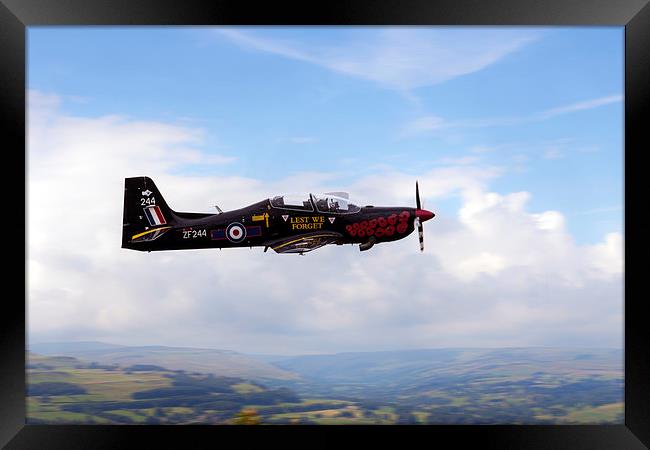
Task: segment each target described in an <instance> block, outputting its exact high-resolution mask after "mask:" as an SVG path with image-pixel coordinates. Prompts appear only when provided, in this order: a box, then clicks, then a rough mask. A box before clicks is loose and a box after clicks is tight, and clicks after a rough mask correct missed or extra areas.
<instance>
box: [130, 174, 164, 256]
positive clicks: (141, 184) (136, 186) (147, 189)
mask: <svg viewBox="0 0 650 450" xmlns="http://www.w3.org/2000/svg"><path fill="white" fill-rule="evenodd" d="M175 221H176V217H175V215H174V211H172V209H171V208H170V207H169V205H167V202H166V201H165V199H164V198H163V196H162V194H161V193H160V191H159V190H158V188H157V187H156V184H155V183H154V182H153V180H152V179H151V178H149V177H132V178H125V179H124V212H123V218H122V247H123V248H134V247H132V246H131V241H132V237H133V236H134V235H136V234H137V233H141V232H143V231H145V230H149V229H152V228H154V229H155V228H158V227H165V226H170V225H173V224H174V223H175Z"/></svg>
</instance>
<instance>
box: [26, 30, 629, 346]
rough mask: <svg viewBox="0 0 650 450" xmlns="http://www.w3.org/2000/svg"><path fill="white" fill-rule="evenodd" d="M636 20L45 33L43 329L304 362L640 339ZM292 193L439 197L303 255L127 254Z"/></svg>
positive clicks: (39, 171)
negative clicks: (166, 207)
mask: <svg viewBox="0 0 650 450" xmlns="http://www.w3.org/2000/svg"><path fill="white" fill-rule="evenodd" d="M623 37H624V29H623V27H549V28H546V27H517V28H515V27H292V28H288V27H228V28H226V27H30V28H28V36H27V43H28V60H27V62H28V66H27V69H28V83H27V84H28V86H27V89H28V92H27V95H28V109H27V114H28V117H27V123H28V142H27V144H28V155H27V179H28V187H27V189H28V192H27V206H28V217H27V221H28V230H27V231H28V237H27V239H28V304H27V306H28V319H27V322H28V323H27V325H28V341H31V342H45V341H63V340H101V341H107V342H112V343H117V344H125V345H170V346H195V347H210V348H222V349H230V350H235V351H242V352H248V353H273V354H305V353H332V352H343V351H378V350H396V349H409V348H434V347H513V346H556V347H557V346H560V347H622V345H623V274H624V270H623V248H624V234H623V213H624V211H623V198H624V197H623V196H624V193H623V155H624V153H623V148H624V147H623V145H624V143H623V120H624V116H623V101H624V99H623V92H624V86H623V75H624V68H623V43H624V41H623ZM141 175H146V176H149V177H151V178H153V179H154V181H155V182H156V184H157V186H158V188H159V189H160V191H161V192H162V194H163V195H164V196H165V199H166V200H167V202H168V203H169V204H170V206H171V207H172V208H173V209H176V210H181V211H198V212H211V211H214V209H213V205H215V204H218V205H219V206H220V207H221V209H223V210H224V211H225V210H229V209H236V208H239V207H242V206H244V205H247V204H251V203H254V202H257V201H259V200H261V199H263V198H267V197H270V196H274V195H276V194H281V193H284V192H327V191H341V190H343V191H348V192H350V197H351V199H353V200H356V203H357V204H359V205H366V204H374V205H385V206H389V205H404V206H414V204H415V198H414V196H415V180H416V179H417V180H419V184H420V193H421V197H422V199H423V203H424V207H425V208H427V209H430V210H432V211H434V212H435V213H436V217H435V218H434V219H433V220H431V221H428V222H427V223H426V224H425V252H424V253H422V254H421V253H420V252H419V245H418V243H417V236H416V235H415V234H414V235H411V236H409V237H407V238H406V239H403V240H401V241H397V242H394V243H389V244H383V245H378V246H375V247H374V248H373V249H372V250H370V251H368V252H363V253H361V252H359V249H358V248H357V247H356V246H342V247H340V246H327V247H324V248H321V249H319V250H317V251H314V252H312V253H309V254H306V255H305V256H303V257H301V256H298V255H277V254H275V253H273V252H267V253H263V252H262V250H261V249H259V248H255V249H252V250H249V249H229V250H223V251H219V250H193V251H184V252H154V253H140V252H134V251H129V250H126V249H121V248H120V239H121V216H122V200H123V198H122V189H123V183H124V178H126V177H132V176H141Z"/></svg>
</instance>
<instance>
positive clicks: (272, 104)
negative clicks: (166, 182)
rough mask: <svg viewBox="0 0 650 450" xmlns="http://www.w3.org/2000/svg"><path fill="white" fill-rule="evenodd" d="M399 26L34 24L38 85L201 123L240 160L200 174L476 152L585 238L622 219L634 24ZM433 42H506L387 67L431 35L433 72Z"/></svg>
mask: <svg viewBox="0 0 650 450" xmlns="http://www.w3.org/2000/svg"><path fill="white" fill-rule="evenodd" d="M387 30H388V32H387ZM390 31H391V30H390V29H386V28H381V27H378V28H374V27H365V28H364V27H357V28H343V27H298V28H295V29H287V28H279V27H258V28H254V27H253V28H251V27H247V28H241V27H240V28H229V29H226V30H225V31H224V30H223V29H216V28H212V27H188V28H165V27H160V28H125V27H93V28H91V27H70V28H58V27H57V28H52V27H31V28H30V29H29V31H28V49H29V50H28V77H29V78H28V86H29V88H30V89H35V90H38V91H41V92H46V93H55V94H57V95H60V96H62V98H63V100H64V101H63V103H62V108H63V110H64V111H66V112H68V113H70V114H73V115H79V116H91V117H93V116H101V115H112V114H118V115H122V116H126V117H128V118H132V119H141V120H156V121H163V122H168V123H181V124H189V125H192V126H196V127H199V128H201V130H202V131H203V133H204V135H203V141H202V150H203V151H206V152H214V153H216V154H219V155H224V156H226V157H233V158H234V159H233V162H232V163H231V164H228V165H227V166H221V167H217V168H215V167H208V168H206V167H203V166H193V167H184V168H183V169H182V170H184V171H187V172H188V173H197V174H201V173H209V174H211V175H214V174H215V171H216V173H217V174H218V171H227V172H228V173H238V174H241V175H243V176H251V177H255V178H257V179H261V180H270V179H276V178H279V177H281V176H284V175H286V174H291V173H298V172H300V171H303V170H306V168H313V170H319V168H321V167H327V168H328V170H331V169H334V170H336V171H337V173H339V174H340V177H341V179H340V181H341V184H349V182H350V177H354V176H355V175H357V174H358V173H360V171H363V172H364V173H368V172H373V171H381V170H385V169H386V167H387V166H390V167H399V168H400V169H401V170H403V171H406V172H407V173H411V174H412V175H413V178H414V179H415V178H416V177H417V176H418V172H419V171H421V169H422V168H423V165H424V166H426V167H432V166H435V165H436V164H439V163H440V161H441V160H447V161H448V160H450V159H457V158H468V159H467V161H472V162H473V163H480V164H491V165H496V166H499V167H502V168H503V169H504V171H505V173H504V175H502V176H501V177H499V178H498V179H497V180H495V181H494V183H493V185H492V188H493V189H494V190H495V191H496V192H502V193H505V192H511V191H517V190H526V191H528V192H530V193H531V194H532V198H531V200H530V207H531V208H532V209H556V210H559V211H561V212H563V213H564V214H565V215H566V217H567V226H568V227H569V229H570V230H571V232H572V234H573V236H574V237H575V239H576V240H577V242H580V243H593V242H596V241H598V240H599V239H601V238H602V236H603V235H604V234H605V233H606V232H610V231H621V232H622V214H623V213H622V204H623V191H622V189H623V177H622V174H623V166H622V156H623V101H622V95H623V28H622V27H582V28H580V27H577V28H563V27H555V28H539V27H525V28H494V27H474V28H455V27H443V28H426V27H407V28H398V29H392V31H393V32H394V33H393V34H394V35H392V36H391V35H389V32H390ZM400 33H401V34H400ZM409 33H411V34H414V36H411V35H410V34H409ZM384 34H385V35H389V36H388V37H387V36H384ZM409 40H411V41H418V42H416V43H415V44H413V43H412V42H409ZM427 40H429V41H434V40H437V42H441V43H442V44H439V46H442V45H448V47H449V48H450V51H451V52H454V51H456V49H458V55H459V56H458V58H457V59H454V58H453V57H450V55H442V56H441V57H440V60H442V61H443V62H445V63H447V64H450V65H451V66H454V65H460V66H462V65H463V62H462V61H459V60H460V59H462V57H464V58H465V59H467V60H470V59H472V58H478V53H479V51H487V52H489V51H491V50H492V49H493V48H494V49H496V51H495V53H496V57H495V58H494V62H491V63H486V64H485V67H483V68H479V69H478V70H472V69H471V68H470V69H465V70H466V71H469V73H462V72H463V69H462V68H461V69H459V70H458V71H459V72H460V74H456V73H454V68H453V67H452V68H451V69H450V70H451V75H444V74H443V75H440V76H436V75H432V76H430V77H427V75H426V74H424V75H423V74H422V73H416V74H415V75H414V74H413V70H404V71H402V72H399V71H396V72H395V73H388V74H382V71H384V72H389V70H390V64H391V62H390V58H394V59H399V58H400V57H401V56H403V53H401V52H400V50H399V48H398V46H399V44H403V45H404V46H405V48H409V46H411V47H410V48H411V49H412V48H413V46H414V45H415V46H417V45H421V46H422V48H421V49H416V52H420V53H422V54H418V53H415V55H414V56H415V57H416V58H414V59H413V61H415V62H416V63H417V61H418V59H417V57H420V56H421V57H422V59H421V61H422V65H423V67H424V70H425V71H426V68H427V67H428V66H432V67H434V68H435V67H436V59H437V58H438V57H439V55H437V54H436V53H435V52H436V51H437V50H438V48H439V47H435V48H431V47H427V46H426V42H427ZM423 43H424V44H423ZM373 45H375V46H376V47H375V48H373ZM508 45H510V47H508ZM395 48H397V50H395ZM474 48H477V49H478V50H477V51H476V52H473V51H472V49H474ZM342 49H343V50H342ZM345 49H347V53H346V52H345V51H344V50H345ZM427 50H431V54H430V55H427V54H426V52H427ZM382 51H384V52H385V53H386V54H385V55H382V54H378V53H380V52H382ZM373 52H374V53H375V54H376V55H375V57H376V58H377V59H380V58H381V59H382V60H383V61H384V63H385V65H383V66H381V65H379V66H377V67H375V68H373V67H372V66H371V64H372V63H375V62H376V60H374V59H367V60H366V62H369V63H370V64H369V66H368V67H366V68H363V67H361V68H352V69H351V70H349V71H348V72H346V71H345V70H344V69H343V71H342V70H341V69H340V68H339V67H337V64H338V65H340V66H344V64H345V63H346V62H349V61H354V60H355V58H356V60H357V61H359V62H360V64H363V62H364V61H363V58H369V56H368V55H372V54H373ZM328 58H329V59H330V61H331V62H329V63H328V62H327V61H328ZM346 58H347V60H346ZM319 59H320V61H317V60H319ZM411 62H412V61H407V63H409V64H410V63H411ZM479 66H480V63H479ZM364 71H365V72H364ZM373 71H374V75H373ZM445 77H446V79H445ZM607 98H610V99H611V101H609V102H605V103H604V104H602V105H599V106H595V107H586V108H584V109H580V110H576V111H570V112H565V113H559V114H557V115H554V116H551V117H548V118H541V116H543V115H544V113H545V112H549V111H551V110H554V109H558V108H563V107H567V106H570V105H576V104H579V103H581V102H590V101H593V100H597V99H607ZM426 117H435V118H438V119H439V120H444V121H445V123H456V125H454V126H451V127H448V128H442V129H437V130H430V129H426V120H425V121H422V122H421V123H422V124H424V125H423V126H422V127H420V129H418V130H417V131H415V130H413V126H410V124H411V125H412V124H414V123H418V122H417V121H418V120H421V119H422V118H426ZM422 128H425V129H422ZM297 189H298V190H309V189H310V187H309V186H304V187H297ZM423 189H426V187H425V186H423ZM447 205H449V207H450V208H452V209H451V210H450V212H451V211H452V210H453V208H454V207H455V206H457V205H456V204H455V203H454V202H453V201H449V202H444V201H443V202H440V205H437V206H438V207H439V208H447Z"/></svg>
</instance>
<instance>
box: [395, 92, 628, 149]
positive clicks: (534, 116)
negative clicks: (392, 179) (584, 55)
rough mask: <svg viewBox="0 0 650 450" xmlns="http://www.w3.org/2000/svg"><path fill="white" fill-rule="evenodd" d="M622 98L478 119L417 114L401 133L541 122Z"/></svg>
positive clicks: (424, 132) (408, 134)
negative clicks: (454, 118)
mask: <svg viewBox="0 0 650 450" xmlns="http://www.w3.org/2000/svg"><path fill="white" fill-rule="evenodd" d="M622 100H623V96H621V95H609V96H606V97H599V98H595V99H591V100H586V101H581V102H577V103H572V104H570V105H563V106H559V107H557V108H551V109H547V110H545V111H540V112H535V113H531V114H528V115H522V116H506V117H484V118H478V119H459V120H448V119H445V118H444V117H440V116H434V115H425V116H421V117H417V118H415V119H413V120H411V121H410V122H408V123H406V124H404V125H403V126H402V130H401V136H403V137H409V136H415V135H419V134H430V133H438V132H440V131H442V130H447V129H459V128H461V129H462V128H486V127H502V126H514V125H520V124H524V123H533V122H541V121H544V120H548V119H552V118H554V117H557V116H561V115H565V114H570V113H573V112H576V111H584V110H588V109H593V108H598V107H599V106H603V105H609V104H612V103H619V102H621V101H622ZM490 150H493V149H491V148H489V147H484V146H477V147H474V148H473V149H472V151H474V152H477V153H481V152H486V151H490ZM583 151H584V150H583ZM587 151H593V149H588V150H587ZM547 154H548V155H550V156H548V158H550V159H553V158H557V157H561V156H558V155H559V152H558V151H557V149H549V150H548V151H547Z"/></svg>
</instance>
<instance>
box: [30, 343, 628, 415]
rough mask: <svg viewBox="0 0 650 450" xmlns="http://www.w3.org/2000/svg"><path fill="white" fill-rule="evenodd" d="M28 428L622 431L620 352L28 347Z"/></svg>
mask: <svg viewBox="0 0 650 450" xmlns="http://www.w3.org/2000/svg"><path fill="white" fill-rule="evenodd" d="M27 358H28V366H27V382H28V397H27V421H28V423H89V424H92V423H97V424H138V423H145V424H191V423H194V424H196V423H201V424H204V423H205V424H620V423H623V355H622V351H621V350H617V349H558V348H509V349H431V350H408V351H394V352H367V353H340V354H335V355H311V356H294V357H283V356H254V355H244V354H241V353H236V352H232V351H225V350H214V349H195V348H176V347H159V346H153V347H126V346H116V345H111V344H103V343H93V342H88V343H57V344H35V345H32V346H31V348H30V351H29V352H28V353H27Z"/></svg>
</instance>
